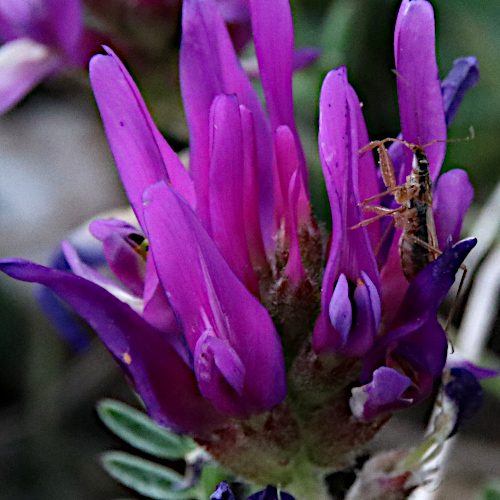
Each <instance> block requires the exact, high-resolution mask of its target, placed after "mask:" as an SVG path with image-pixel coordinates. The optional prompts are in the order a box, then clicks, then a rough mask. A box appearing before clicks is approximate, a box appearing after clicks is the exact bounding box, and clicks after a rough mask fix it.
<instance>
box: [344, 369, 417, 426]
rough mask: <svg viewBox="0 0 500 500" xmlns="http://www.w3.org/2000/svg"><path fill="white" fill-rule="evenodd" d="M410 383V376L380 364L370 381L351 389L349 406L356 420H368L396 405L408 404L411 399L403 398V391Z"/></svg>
mask: <svg viewBox="0 0 500 500" xmlns="http://www.w3.org/2000/svg"><path fill="white" fill-rule="evenodd" d="M410 385H411V379H410V377H407V376H406V375H403V374H401V373H400V372H399V371H397V370H394V369H392V368H387V367H386V366H382V367H380V368H377V369H376V370H375V371H374V372H373V378H372V380H371V381H370V382H368V383H367V384H365V385H363V386H361V387H355V388H354V389H352V396H351V399H350V400H349V407H350V408H351V411H352V414H353V415H354V416H355V417H356V419H357V420H359V421H361V422H369V421H370V420H373V419H374V418H375V417H377V416H379V415H381V414H383V413H386V412H389V411H392V410H394V409H397V406H398V405H403V406H409V405H410V404H411V403H412V401H411V400H408V399H407V398H405V396H404V393H405V391H406V389H408V387H410Z"/></svg>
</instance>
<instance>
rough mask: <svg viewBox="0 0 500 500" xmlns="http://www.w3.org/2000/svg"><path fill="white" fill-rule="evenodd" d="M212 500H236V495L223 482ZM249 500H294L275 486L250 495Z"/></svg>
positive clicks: (216, 489)
mask: <svg viewBox="0 0 500 500" xmlns="http://www.w3.org/2000/svg"><path fill="white" fill-rule="evenodd" d="M210 500H234V494H233V492H232V491H231V488H230V486H229V485H228V484H227V483H226V482H224V481H223V482H221V483H219V484H218V485H217V488H215V491H214V492H213V493H212V494H211V495H210ZM247 500H294V498H293V497H292V495H289V494H288V493H285V492H283V491H280V492H279V493H278V490H277V489H276V487H275V486H270V485H269V486H267V487H266V488H264V489H263V490H262V491H258V492H257V493H254V494H253V495H250V496H249V497H248V498H247Z"/></svg>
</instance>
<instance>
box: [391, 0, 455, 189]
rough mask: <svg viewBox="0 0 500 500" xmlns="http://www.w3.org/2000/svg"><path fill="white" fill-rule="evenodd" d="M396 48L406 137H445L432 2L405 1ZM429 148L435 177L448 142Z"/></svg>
mask: <svg viewBox="0 0 500 500" xmlns="http://www.w3.org/2000/svg"><path fill="white" fill-rule="evenodd" d="M394 48H395V54H394V56H395V59H396V71H397V75H398V77H397V86H398V102H399V110H400V111H399V113H400V118H401V131H402V133H403V138H404V139H405V140H406V141H408V142H410V143H415V144H421V145H425V144H428V143H429V142H432V141H435V140H440V141H444V140H445V139H446V122H445V113H444V106H443V96H442V94H441V82H440V80H439V70H438V67H437V62H436V37H435V27H434V12H433V9H432V5H431V4H430V3H429V2H427V1H426V0H413V1H406V2H403V4H402V5H401V8H400V10H399V15H398V20H397V23H396V31H395V33H394ZM406 149H407V148H406ZM425 151H426V153H427V156H428V159H429V163H430V168H429V170H430V173H431V177H432V178H433V179H435V178H436V177H437V175H438V173H439V170H440V169H441V165H442V163H443V159H444V156H445V153H446V143H445V142H438V143H436V144H433V145H431V146H428V147H426V148H425ZM412 156H413V153H412V152H411V151H410V150H408V149H407V150H406V151H405V168H404V172H401V174H400V175H401V177H400V180H404V176H406V175H407V174H408V173H409V171H410V168H411V159H412Z"/></svg>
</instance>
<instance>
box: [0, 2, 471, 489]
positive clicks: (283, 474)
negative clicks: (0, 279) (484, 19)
mask: <svg viewBox="0 0 500 500" xmlns="http://www.w3.org/2000/svg"><path fill="white" fill-rule="evenodd" d="M249 5H250V15H251V22H252V32H253V37H254V42H255V49H256V54H257V59H258V62H259V74H260V78H261V81H262V86H263V90H264V97H265V101H266V107H267V110H268V113H266V112H265V111H264V108H263V106H262V104H261V102H260V100H259V98H258V96H257V93H256V91H255V90H254V88H253V86H252V85H251V83H250V81H249V78H248V76H247V75H246V73H245V72H244V70H243V69H242V67H241V66H240V64H239V62H238V59H237V57H236V52H235V49H234V46H233V44H232V41H231V38H230V36H229V32H228V30H227V27H226V26H225V24H224V20H223V17H222V16H221V14H220V13H219V12H218V10H217V8H216V3H215V0H184V2H183V15H182V23H183V24H182V40H181V50H180V72H179V73H180V79H181V90H182V97H183V101H184V107H185V112H186V118H187V122H188V125H189V130H190V157H189V171H188V170H186V168H185V167H184V166H183V164H182V163H181V161H180V160H179V158H178V157H177V155H176V154H175V153H174V152H173V150H172V149H171V148H170V146H169V145H168V144H167V142H166V141H165V139H164V138H163V136H162V135H161V134H160V132H159V130H158V128H157V127H156V125H155V124H154V122H153V120H152V118H151V116H150V114H149V112H148V110H147V108H146V105H145V103H144V101H143V99H142V97H141V95H140V93H139V91H138V89H137V86H136V85H135V83H134V82H133V80H132V78H131V77H130V75H129V74H128V72H127V71H126V69H125V67H124V66H123V64H122V63H121V61H120V60H119V59H118V58H117V56H116V55H115V54H114V53H113V51H112V50H111V49H108V48H106V49H105V50H106V54H105V55H103V54H100V55H97V56H95V57H94V58H93V59H92V60H91V64H90V78H91V83H92V88H93V90H94V95H95V98H96V101H97V105H98V107H99V111H100V113H101V117H102V121H103V124H104V128H105V131H106V134H107V137H108V140H109V143H110V147H111V150H112V153H113V156H114V159H115V162H116V164H117V167H118V170H119V173H120V177H121V180H122V183H123V185H124V188H125V191H126V193H127V196H128V198H129V201H130V203H131V205H132V208H133V210H134V212H135V216H136V218H137V224H131V223H130V222H127V221H122V220H117V219H107V220H98V221H95V222H93V223H92V224H91V225H90V228H89V229H90V232H91V233H92V234H93V235H94V236H95V237H96V238H97V239H98V240H100V241H101V242H102V244H103V253H104V255H105V258H106V261H107V264H108V267H109V269H110V270H111V271H112V274H113V275H114V277H115V279H111V278H109V277H108V275H104V274H101V273H99V272H98V271H97V270H96V269H94V268H92V267H90V266H88V265H86V264H85V263H84V262H82V260H81V259H80V257H79V256H78V254H77V252H76V251H75V249H74V248H73V247H72V246H71V245H70V244H69V243H68V242H63V245H62V249H63V253H64V255H65V258H66V261H67V262H68V264H69V266H70V268H71V270H72V273H70V272H66V271H63V270H58V269H50V268H47V267H43V266H39V265H37V264H33V263H30V262H26V261H23V260H20V259H7V260H3V261H0V269H1V270H2V271H3V272H5V273H6V274H8V275H10V276H12V277H14V278H16V279H20V280H24V281H29V282H37V283H41V284H43V285H45V286H47V287H49V288H50V289H51V290H52V291H54V292H55V293H56V294H57V295H58V296H59V297H61V298H62V299H63V300H65V301H66V302H68V303H69V304H70V305H71V306H72V307H73V308H74V309H75V311H76V312H77V313H78V314H79V315H81V316H82V317H83V318H84V319H85V320H87V322H88V323H89V324H90V325H91V326H92V327H93V328H94V329H95V330H96V332H97V333H98V335H99V336H100V337H101V339H102V340H103V341H104V343H105V344H106V346H107V347H108V349H109V350H110V351H111V353H112V354H113V356H114V357H115V358H116V360H117V361H118V362H119V363H120V365H121V367H122V368H123V370H124V371H125V373H126V374H127V375H128V377H129V379H130V380H131V381H132V383H133V385H134V386H135V388H136V390H137V392H138V393H139V394H140V396H141V397H142V399H143V400H144V402H145V405H146V407H147V410H148V412H149V413H150V415H151V416H152V418H154V419H155V420H156V421H157V422H159V423H160V424H162V425H165V426H169V427H172V428H173V429H174V430H176V431H178V432H187V433H190V434H192V435H193V436H195V437H196V439H197V441H198V442H199V443H200V444H202V445H204V446H205V448H206V449H207V450H208V451H209V452H210V454H211V455H212V456H213V457H215V458H216V459H217V460H218V461H219V462H221V463H222V464H225V465H227V466H229V467H231V468H232V469H233V470H234V471H236V472H238V473H240V474H243V475H245V476H246V477H247V478H249V479H251V480H254V481H255V482H257V483H260V484H268V483H275V484H278V483H280V484H283V485H289V486H287V489H288V491H291V492H292V493H293V494H294V495H295V496H298V497H301V498H319V497H320V496H321V495H322V494H324V493H325V492H324V488H325V485H324V483H323V481H322V478H323V475H324V473H325V471H334V470H339V469H342V468H343V467H345V466H346V465H348V464H349V463H350V461H351V460H352V458H353V457H354V456H355V454H356V453H357V452H358V451H359V449H360V447H362V446H363V445H364V444H365V443H366V442H367V441H369V440H370V439H371V438H372V437H373V436H374V435H375V434H376V432H377V431H378V429H379V428H380V427H381V426H382V425H383V423H384V422H385V421H386V420H387V418H388V415H389V414H390V413H391V412H392V411H393V410H396V409H398V408H401V407H404V406H409V405H410V404H413V403H415V402H417V401H419V400H421V399H422V398H424V397H425V396H427V395H428V394H429V392H430V387H431V384H432V381H433V380H434V379H436V378H438V377H439V376H440V375H441V372H442V369H443V366H444V363H445V358H446V347H447V341H446V336H445V335H444V332H443V330H442V328H441V327H440V326H439V324H438V321H437V308H438V306H439V304H440V302H441V301H442V299H443V298H444V295H445V294H446V292H447V291H448V289H449V287H450V286H451V284H452V283H453V280H454V277H455V273H456V272H457V270H458V268H459V266H460V265H461V263H462V261H463V259H464V258H465V256H466V254H467V253H468V252H469V251H470V250H471V248H472V247H473V246H474V243H475V242H474V240H465V241H463V242H460V243H458V244H455V245H453V244H452V243H449V244H446V245H444V244H443V242H442V241H441V242H440V244H441V245H442V246H441V248H442V249H443V250H444V251H443V255H442V256H440V257H438V258H437V259H436V260H435V261H434V262H432V263H431V264H430V265H429V266H427V267H426V268H425V269H423V271H422V272H421V273H420V274H419V275H418V276H417V277H416V278H415V279H414V280H413V281H412V283H410V284H408V283H407V282H406V280H405V281H404V283H403V284H402V283H401V282H400V281H398V280H399V276H400V275H401V276H402V273H401V269H400V267H401V266H400V263H399V261H398V260H394V258H393V257H392V256H393V253H394V248H396V249H397V239H395V240H394V242H393V243H392V247H391V248H390V249H389V259H388V260H387V262H386V263H385V264H384V265H383V266H382V267H381V268H380V269H379V266H378V265H380V262H379V263H377V258H376V255H375V253H376V249H377V247H378V246H379V244H380V240H381V238H383V230H382V227H381V226H382V225H381V224H379V223H374V224H371V225H368V226H367V227H360V228H358V229H355V230H354V229H351V228H352V227H353V226H356V225H357V224H359V223H360V222H361V221H362V220H363V218H364V217H367V215H364V214H363V212H362V211H361V210H360V208H359V206H358V204H359V203H360V202H362V201H363V200H364V199H366V198H368V197H370V196H372V195H374V194H377V193H379V192H380V190H381V188H380V185H379V180H378V174H377V170H376V167H375V163H374V160H373V157H372V155H371V154H368V155H364V156H363V157H361V158H359V154H358V151H359V149H360V148H361V147H363V146H365V145H366V144H367V143H368V142H369V141H368V134H367V131H366V126H365V124H364V120H363V117H362V114H361V107H360V104H359V101H358V99H357V97H356V95H355V92H354V90H353V89H352V88H351V87H350V86H349V84H348V82H347V75H346V70H345V68H339V69H337V70H334V71H332V72H330V73H329V74H328V75H327V77H326V79H325V82H324V84H323V88H322V91H321V96H320V131H319V151H320V157H321V160H322V164H323V169H324V175H325V182H326V186H327V189H328V195H329V199H330V203H331V209H332V221H333V228H332V234H331V243H330V248H329V252H328V256H327V262H326V265H325V264H324V262H323V253H324V237H323V235H322V233H321V231H320V229H319V228H318V225H317V224H316V222H315V221H314V218H313V216H312V212H311V207H310V203H309V194H308V189H307V186H308V178H307V168H306V162H305V157H304V153H303V150H302V146H301V144H300V141H299V137H298V134H297V129H296V126H295V120H294V116H293V99H292V97H293V96H292V71H293V67H294V52H293V44H294V40H293V25H292V16H291V11H290V6H289V3H288V1H287V0H275V1H273V2H269V1H268V0H250V3H249ZM395 46H396V53H397V59H396V61H397V62H396V65H397V70H398V75H399V76H398V82H399V100H400V109H401V116H402V119H401V123H402V127H403V132H402V133H403V138H404V139H405V140H407V141H410V142H416V143H418V142H419V141H421V142H422V143H426V142H430V141H432V140H434V139H444V138H445V137H446V124H445V112H444V107H443V97H442V95H441V87H440V82H439V79H438V76H437V66H436V62H435V54H434V21H433V16H432V9H431V7H430V4H429V3H428V2H427V1H426V0H413V1H408V0H404V1H403V3H402V6H401V11H400V15H399V16H398V21H397V25H396V41H395ZM412 61H418V64H413V63H412V64H410V62H412ZM401 80H402V82H403V83H401ZM458 87H459V86H457V87H456V88H458ZM457 92H458V90H457ZM451 94H453V92H452V93H451ZM451 99H452V98H451ZM415 107H416V108H415ZM444 150H445V144H444V143H436V144H433V145H432V146H429V149H428V151H427V152H428V155H429V159H430V160H431V171H432V175H433V179H435V178H436V176H437V174H438V171H439V168H440V166H441V162H442V159H443V158H444ZM407 156H408V155H407V152H406V151H402V158H403V162H402V163H401V172H400V173H401V175H406V173H407V169H408V168H409V166H408V165H409V164H408V161H409V160H411V155H409V156H408V158H407ZM403 173H404V174H403ZM453 175H455V174H453ZM463 175H464V174H463V173H460V174H456V175H455V177H452V178H450V179H455V180H456V179H457V178H458V179H459V181H460V183H463V182H464V181H463ZM461 176H462V177H461ZM443 178H444V177H443ZM460 179H461V180H460ZM441 182H443V181H442V180H440V181H439V184H438V188H437V189H438V194H437V197H438V200H439V201H438V202H436V220H438V217H439V218H440V219H439V220H440V221H441V222H440V225H439V228H438V231H439V234H440V238H441V239H443V238H444V239H445V240H447V241H448V236H451V239H452V240H453V239H454V238H456V237H458V233H459V228H460V224H461V221H462V218H463V213H464V211H465V210H466V208H467V205H468V202H467V200H468V198H467V196H468V197H469V198H470V196H469V195H470V194H471V188H470V186H469V185H468V184H466V185H465V186H462V184H460V188H459V189H460V193H461V194H464V195H467V196H465V198H464V201H461V202H460V203H457V204H455V205H454V208H453V210H451V209H449V208H448V203H447V197H446V191H445V190H444V189H442V188H441V187H440V186H441ZM445 184H446V183H445ZM377 264H378V265H377ZM396 267H397V269H396V270H395V271H393V268H396ZM323 270H324V272H323ZM392 272H394V273H395V274H394V275H393V274H391V273H392ZM398 273H399V274H398ZM400 295H401V297H399V296H400ZM394 297H397V300H395V299H394ZM392 300H394V302H391V301H392ZM360 383H361V384H363V385H362V386H361V387H358V388H355V389H354V390H353V396H352V397H351V388H352V387H353V386H354V385H357V384H360ZM287 384H288V387H287ZM350 397H351V408H352V413H351V412H350V410H349V398H350ZM352 414H354V416H355V417H357V420H356V419H353V418H352ZM255 415H258V416H255ZM250 417H252V418H250ZM248 418H250V419H249V420H246V419H248ZM332 422H335V426H334V428H332ZM305 476H307V477H309V478H311V481H310V483H308V484H306V483H303V481H302V480H301V478H303V477H305ZM311 484H314V487H313V486H311Z"/></svg>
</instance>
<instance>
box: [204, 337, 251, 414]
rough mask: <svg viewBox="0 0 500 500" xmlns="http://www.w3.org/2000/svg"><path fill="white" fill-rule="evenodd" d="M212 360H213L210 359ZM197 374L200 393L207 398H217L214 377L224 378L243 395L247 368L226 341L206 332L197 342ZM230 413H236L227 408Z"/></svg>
mask: <svg viewBox="0 0 500 500" xmlns="http://www.w3.org/2000/svg"><path fill="white" fill-rule="evenodd" d="M209 358H211V359H209ZM194 359H195V373H196V377H197V379H198V385H199V387H200V391H201V393H202V394H203V396H205V397H206V398H209V399H213V398H217V397H218V395H217V393H216V392H214V390H213V389H214V387H216V386H215V385H214V383H213V382H214V381H213V380H212V378H213V377H217V376H222V377H223V378H224V379H225V381H226V382H227V383H228V384H229V386H230V387H231V388H232V389H234V390H235V391H236V392H237V394H238V395H240V396H241V395H242V393H243V384H244V382H245V366H244V365H243V363H242V361H241V359H240V358H239V356H238V354H237V353H236V351H235V350H234V349H233V348H232V347H231V346H230V345H229V344H228V343H227V342H226V341H225V340H222V339H219V338H217V337H215V336H214V335H213V332H212V331H211V330H206V331H205V332H204V333H203V334H202V335H201V337H200V338H199V339H198V341H197V342H196V347H195V351H194ZM227 410H229V413H230V412H231V411H233V412H234V410H233V409H232V408H227Z"/></svg>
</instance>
